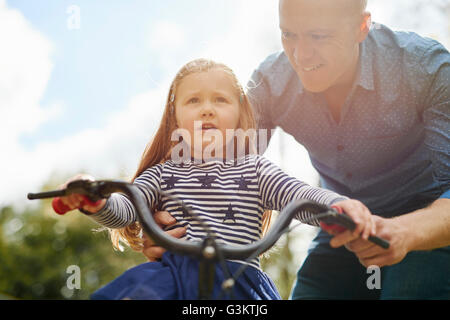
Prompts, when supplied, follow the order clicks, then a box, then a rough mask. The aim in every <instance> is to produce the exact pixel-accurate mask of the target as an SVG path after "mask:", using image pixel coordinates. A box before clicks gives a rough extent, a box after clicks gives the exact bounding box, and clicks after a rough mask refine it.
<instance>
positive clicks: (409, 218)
mask: <svg viewBox="0 0 450 320" xmlns="http://www.w3.org/2000/svg"><path fill="white" fill-rule="evenodd" d="M366 2H367V1H363V0H280V3H279V4H280V5H279V14H280V29H281V34H282V42H283V48H284V52H282V53H278V54H274V55H271V56H269V57H268V58H267V59H266V60H265V61H264V62H263V63H262V64H261V65H260V66H259V67H258V69H257V70H256V71H255V72H254V74H253V76H252V80H251V81H250V84H249V87H250V90H249V95H250V96H251V97H252V102H253V105H254V107H255V109H256V111H257V115H258V124H259V128H265V129H272V128H275V127H277V126H279V127H281V128H283V130H284V131H286V132H287V133H289V134H291V135H292V136H293V137H295V139H296V140H297V141H298V142H299V143H301V144H302V145H303V146H305V148H306V149H307V150H308V152H309V155H310V158H311V161H312V164H313V165H314V167H315V168H316V169H317V171H318V172H319V174H320V178H321V183H322V187H324V188H328V189H330V190H333V191H336V192H338V193H340V194H344V195H346V196H348V197H350V198H354V199H358V200H360V201H362V202H363V203H364V204H365V205H367V206H368V207H369V209H370V210H371V211H372V213H374V214H376V215H377V218H376V221H377V235H378V236H380V237H382V238H385V239H387V240H389V241H390V243H391V246H390V248H389V249H388V250H385V249H382V248H380V247H378V246H375V245H374V244H372V243H370V242H368V241H364V240H362V239H357V240H354V239H353V238H352V235H351V233H350V232H343V233H341V234H339V235H336V236H334V237H333V238H331V236H330V235H328V234H326V233H325V232H323V231H321V232H319V234H318V235H317V237H316V238H315V239H314V241H313V244H312V246H311V248H310V251H309V254H308V257H307V259H306V260H305V262H304V264H303V265H302V267H301V268H300V270H299V273H298V278H297V283H296V285H295V288H294V290H293V292H292V298H293V299H372V298H375V299H377V298H381V299H395V298H398V299H408V298H411V299H423V298H431V299H449V298H450V277H449V276H448V271H449V270H450V247H449V245H450V191H449V187H450V172H449V171H450V170H449V167H450V54H449V53H448V51H447V50H446V49H445V48H444V47H443V46H442V45H441V44H439V43H438V42H436V41H433V40H430V39H425V38H421V37H419V36H418V35H416V34H414V33H401V32H393V31H391V30H389V29H388V28H387V27H385V26H382V25H378V26H377V27H376V28H373V27H372V28H371V21H370V20H371V16H370V13H368V12H366V4H367V3H366ZM269 133H270V130H269ZM158 215H159V216H161V217H162V216H163V214H162V213H159V214H158ZM164 219H166V218H164ZM164 219H163V218H161V220H160V221H161V223H162V224H165V223H166V222H167V221H164ZM172 232H173V233H174V234H175V233H177V232H179V233H181V232H182V231H180V230H178V231H173V230H172ZM175 235H176V236H178V234H175ZM344 244H345V247H343V246H342V245H344ZM146 250H147V256H149V257H150V256H152V255H153V256H155V253H154V252H156V250H160V249H156V248H154V247H152V246H151V245H150V243H147V248H146ZM370 265H377V266H380V267H382V268H381V281H382V283H381V290H377V289H374V290H371V289H370V287H368V286H367V278H368V277H369V276H370V274H368V273H367V269H366V267H368V266H370Z"/></svg>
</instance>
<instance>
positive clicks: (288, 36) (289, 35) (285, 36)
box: [281, 31, 295, 40]
mask: <svg viewBox="0 0 450 320" xmlns="http://www.w3.org/2000/svg"><path fill="white" fill-rule="evenodd" d="M281 37H282V38H283V39H285V40H292V39H294V38H295V34H293V33H292V32H289V31H283V32H281Z"/></svg>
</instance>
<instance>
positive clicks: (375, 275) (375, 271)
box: [366, 265, 381, 290]
mask: <svg viewBox="0 0 450 320" xmlns="http://www.w3.org/2000/svg"><path fill="white" fill-rule="evenodd" d="M366 273H367V274H370V276H369V277H368V278H367V281H366V286H367V289H369V290H373V289H378V290H379V289H381V270H380V267H379V266H376V265H371V266H368V267H367V270H366Z"/></svg>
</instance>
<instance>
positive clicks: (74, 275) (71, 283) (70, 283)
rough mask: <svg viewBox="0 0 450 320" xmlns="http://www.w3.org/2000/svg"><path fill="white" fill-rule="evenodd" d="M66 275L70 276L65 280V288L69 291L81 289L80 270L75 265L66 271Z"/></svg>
mask: <svg viewBox="0 0 450 320" xmlns="http://www.w3.org/2000/svg"><path fill="white" fill-rule="evenodd" d="M66 273H67V274H70V276H69V277H68V278H67V280H66V287H67V289H69V290H74V289H76V290H80V289H81V269H80V267H79V266H77V265H70V266H68V267H67V269H66Z"/></svg>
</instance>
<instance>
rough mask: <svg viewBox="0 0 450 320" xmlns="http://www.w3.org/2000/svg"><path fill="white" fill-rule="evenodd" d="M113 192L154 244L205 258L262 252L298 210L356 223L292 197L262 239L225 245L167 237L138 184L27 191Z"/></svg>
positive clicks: (94, 195)
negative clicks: (128, 203)
mask: <svg viewBox="0 0 450 320" xmlns="http://www.w3.org/2000/svg"><path fill="white" fill-rule="evenodd" d="M114 192H121V193H124V194H125V195H127V196H128V197H129V199H130V201H131V202H132V203H133V205H134V207H135V209H136V212H137V215H138V219H139V221H140V223H141V225H142V227H143V229H144V231H145V232H146V233H147V234H148V235H149V236H150V237H151V238H152V239H153V241H154V242H155V243H156V244H157V245H159V246H162V247H164V248H165V249H167V250H169V251H172V252H175V253H178V254H183V255H186V254H187V255H191V256H196V257H203V258H205V256H206V255H209V257H208V258H211V259H214V258H217V252H218V251H220V255H221V258H223V259H228V260H245V259H247V258H248V257H249V256H251V255H252V254H254V253H255V252H259V253H262V252H265V251H266V250H268V249H270V247H272V246H273V245H274V244H275V243H276V241H277V240H278V239H279V237H280V236H281V235H282V234H283V232H284V230H285V229H286V228H287V227H288V226H289V224H290V222H291V220H292V219H293V218H294V216H295V215H296V214H297V213H298V212H299V211H308V212H311V213H315V214H317V215H316V216H313V218H315V219H317V220H319V221H323V222H325V223H327V224H330V223H335V224H338V225H341V226H343V227H345V228H348V229H352V228H354V227H355V224H354V222H353V220H352V219H351V218H350V217H348V216H347V215H345V214H340V213H338V212H337V211H335V210H334V209H332V208H330V207H328V206H325V205H322V204H319V203H316V202H313V201H309V200H294V201H292V202H291V203H289V204H288V205H287V206H286V207H285V208H284V209H283V210H282V213H281V214H280V215H279V217H278V218H277V220H276V222H275V223H274V225H273V226H272V228H270V230H269V232H268V233H267V235H266V236H265V237H264V238H262V239H260V240H258V241H256V242H253V243H251V244H246V245H227V244H221V243H216V242H215V241H205V242H200V241H186V240H180V239H177V238H174V237H171V236H169V235H168V234H166V233H165V232H164V231H163V230H162V229H161V228H160V227H159V226H158V225H157V223H156V222H155V220H154V218H153V215H152V214H151V212H150V209H149V208H148V206H147V204H146V203H145V201H144V199H143V198H142V196H141V195H140V193H139V192H138V190H137V187H136V186H135V185H133V184H132V183H128V182H123V181H106V180H100V181H87V180H77V181H74V182H71V183H69V184H68V185H67V188H66V189H64V190H58V191H50V192H42V193H29V194H28V199H30V200H33V199H42V198H50V197H55V196H56V197H58V196H67V195H69V194H73V193H78V194H82V195H85V196H87V197H88V198H89V199H90V200H91V201H97V200H99V199H102V198H108V197H109V196H110V195H111V194H112V193H114ZM169 196H170V195H169ZM371 238H372V240H371V241H373V240H375V242H376V243H377V244H378V245H380V246H382V247H383V248H388V247H389V242H387V241H386V240H384V239H380V238H378V237H375V236H373V237H371ZM212 240H213V239H212ZM369 240H370V239H369ZM205 246H209V248H208V250H205ZM211 250H213V252H211Z"/></svg>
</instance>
